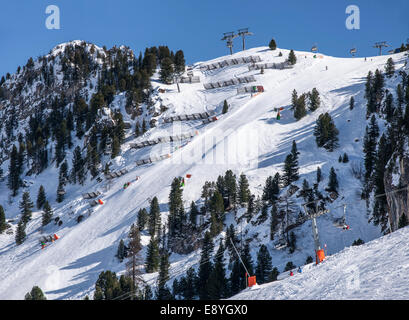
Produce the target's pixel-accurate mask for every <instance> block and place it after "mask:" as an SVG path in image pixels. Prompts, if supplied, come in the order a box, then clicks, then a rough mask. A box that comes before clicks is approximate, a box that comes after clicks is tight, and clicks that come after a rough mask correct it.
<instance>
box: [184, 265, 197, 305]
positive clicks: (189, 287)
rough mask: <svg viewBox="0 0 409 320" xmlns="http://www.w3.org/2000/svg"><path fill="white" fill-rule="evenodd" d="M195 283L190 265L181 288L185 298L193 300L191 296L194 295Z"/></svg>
mask: <svg viewBox="0 0 409 320" xmlns="http://www.w3.org/2000/svg"><path fill="white" fill-rule="evenodd" d="M195 283H196V273H195V269H193V268H192V267H190V268H189V269H188V270H187V273H186V286H185V288H184V290H183V297H184V298H185V300H193V298H194V297H195V296H196V288H195Z"/></svg>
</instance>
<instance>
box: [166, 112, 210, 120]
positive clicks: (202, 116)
mask: <svg viewBox="0 0 409 320" xmlns="http://www.w3.org/2000/svg"><path fill="white" fill-rule="evenodd" d="M213 114H214V112H203V113H194V114H183V115H180V116H174V117H169V118H165V119H163V121H164V122H165V123H171V122H175V121H190V120H201V119H207V118H208V117H211V116H212V115H213Z"/></svg>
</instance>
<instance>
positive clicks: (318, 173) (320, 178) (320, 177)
mask: <svg viewBox="0 0 409 320" xmlns="http://www.w3.org/2000/svg"><path fill="white" fill-rule="evenodd" d="M321 180H322V172H321V168H320V167H318V168H317V184H319V183H320V182H321Z"/></svg>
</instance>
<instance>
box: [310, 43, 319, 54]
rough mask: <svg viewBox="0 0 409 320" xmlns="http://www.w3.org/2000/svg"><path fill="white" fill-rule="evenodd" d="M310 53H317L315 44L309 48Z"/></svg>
mask: <svg viewBox="0 0 409 320" xmlns="http://www.w3.org/2000/svg"><path fill="white" fill-rule="evenodd" d="M311 52H312V53H316V52H318V47H317V45H316V44H314V45H313V47H312V48H311Z"/></svg>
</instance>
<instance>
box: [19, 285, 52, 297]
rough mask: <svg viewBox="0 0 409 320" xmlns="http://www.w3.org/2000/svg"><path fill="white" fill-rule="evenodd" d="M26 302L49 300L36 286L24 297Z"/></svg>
mask: <svg viewBox="0 0 409 320" xmlns="http://www.w3.org/2000/svg"><path fill="white" fill-rule="evenodd" d="M24 300H47V298H46V296H45V295H44V293H43V291H42V290H41V289H40V287H37V286H34V287H33V288H32V289H31V291H30V292H27V293H26V295H25V296H24Z"/></svg>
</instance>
